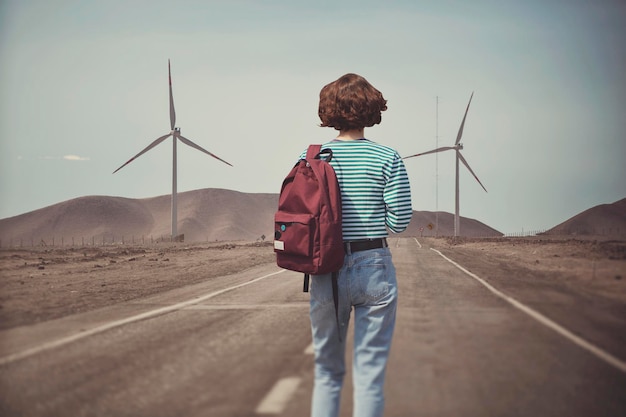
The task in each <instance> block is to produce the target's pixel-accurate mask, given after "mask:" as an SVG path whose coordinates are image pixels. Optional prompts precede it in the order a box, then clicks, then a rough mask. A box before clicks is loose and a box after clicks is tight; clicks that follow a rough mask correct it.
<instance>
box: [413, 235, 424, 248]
mask: <svg viewBox="0 0 626 417" xmlns="http://www.w3.org/2000/svg"><path fill="white" fill-rule="evenodd" d="M413 239H415V243H417V245H418V246H419V247H420V249H422V244H421V243H420V242H419V241H418V240H417V238H416V237H414V238H413Z"/></svg>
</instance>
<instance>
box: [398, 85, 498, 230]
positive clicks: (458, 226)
mask: <svg viewBox="0 0 626 417" xmlns="http://www.w3.org/2000/svg"><path fill="white" fill-rule="evenodd" d="M472 97H474V93H473V92H472V95H471V96H470V99H469V103H467V108H466V109H465V115H463V121H462V122H461V127H460V128H459V133H458V134H457V136H456V141H455V142H454V146H444V147H442V148H437V149H433V150H432V151H428V152H422V153H418V154H415V155H411V156H407V157H404V158H402V159H408V158H413V157H415V156H421V155H428V154H429V153H437V152H443V151H449V150H452V149H454V150H455V151H456V190H455V193H456V195H455V197H456V198H455V203H454V206H455V207H454V236H455V237H457V236H459V233H460V232H461V223H460V218H459V160H460V161H461V162H463V165H465V167H466V168H467V169H468V170H469V172H471V173H472V175H473V176H474V178H476V181H478V183H479V184H480V186H481V187H483V190H485V192H487V189H486V188H485V186H484V185H483V183H482V182H480V180H479V179H478V177H477V176H476V174H474V171H472V168H470V166H469V164H468V163H467V161H466V160H465V158H464V157H463V155H462V154H461V149H463V144H462V143H461V136H463V127H464V126H465V118H466V117H467V111H468V110H469V107H470V104H471V103H472Z"/></svg>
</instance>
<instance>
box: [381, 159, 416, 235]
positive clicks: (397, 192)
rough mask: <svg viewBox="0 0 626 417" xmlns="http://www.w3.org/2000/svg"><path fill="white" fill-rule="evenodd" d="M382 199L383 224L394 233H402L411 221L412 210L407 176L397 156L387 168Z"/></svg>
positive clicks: (402, 163)
mask: <svg viewBox="0 0 626 417" xmlns="http://www.w3.org/2000/svg"><path fill="white" fill-rule="evenodd" d="M383 199H384V201H385V207H386V214H385V224H386V225H387V227H389V230H391V231H392V232H394V233H400V232H402V231H404V230H405V229H406V228H407V227H408V225H409V223H410V221H411V216H412V215H413V208H412V206H411V186H410V184H409V176H408V175H407V172H406V168H405V166H404V162H402V158H400V156H399V155H397V154H396V155H395V158H394V160H393V162H391V166H390V167H389V171H388V179H387V184H386V185H385V190H384V192H383Z"/></svg>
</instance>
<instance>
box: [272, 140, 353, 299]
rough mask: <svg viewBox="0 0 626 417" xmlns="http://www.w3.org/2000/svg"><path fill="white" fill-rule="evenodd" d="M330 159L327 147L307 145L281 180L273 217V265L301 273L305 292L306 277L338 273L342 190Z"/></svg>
mask: <svg viewBox="0 0 626 417" xmlns="http://www.w3.org/2000/svg"><path fill="white" fill-rule="evenodd" d="M323 155H327V156H326V158H325V159H322V156H323ZM332 157H333V152H332V150H331V149H324V150H323V151H322V150H321V145H311V146H309V148H308V150H307V153H306V157H305V158H304V159H301V160H300V161H298V163H297V164H296V165H295V166H294V167H293V169H292V170H291V172H290V173H289V175H287V177H286V178H285V180H284V181H283V185H282V188H281V190H280V197H279V199H278V211H277V212H276V214H275V216H274V252H276V263H277V264H278V266H280V267H282V268H285V269H289V270H291V271H298V272H303V273H304V274H305V291H307V289H308V277H307V275H309V274H310V275H321V274H327V273H330V272H337V271H339V269H341V266H342V265H343V258H344V254H345V252H344V246H343V233H342V227H341V190H340V189H339V183H338V181H337V176H336V175H335V170H334V169H333V167H332V166H331V165H330V164H329V162H330V161H331V159H332Z"/></svg>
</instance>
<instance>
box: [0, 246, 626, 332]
mask: <svg viewBox="0 0 626 417" xmlns="http://www.w3.org/2000/svg"><path fill="white" fill-rule="evenodd" d="M420 240H422V241H426V242H428V243H429V244H431V245H432V246H433V247H436V248H439V249H441V250H443V251H445V252H446V253H447V254H450V255H451V256H452V257H453V258H454V257H455V256H457V258H458V260H459V262H461V263H462V264H463V265H466V266H468V267H469V268H470V269H471V267H472V259H478V258H480V259H481V265H482V267H483V268H486V267H488V265H490V263H489V262H491V265H493V267H494V268H499V270H502V268H504V267H506V271H507V274H508V275H507V279H509V280H515V279H517V278H519V279H524V280H528V279H529V278H528V277H531V279H537V280H544V281H546V280H554V281H559V282H564V283H566V284H567V285H568V286H570V287H575V288H576V289H577V290H580V291H584V292H585V293H588V294H591V295H597V296H599V297H603V298H611V299H613V300H615V301H618V302H623V303H626V242H624V241H598V240H592V239H587V240H573V239H554V238H550V239H545V238H497V239H458V240H452V239H432V238H430V239H426V238H424V239H420ZM485 260H486V261H485ZM268 262H274V253H273V250H272V245H271V242H264V243H260V242H257V243H241V242H237V243H214V244H194V245H186V244H182V243H181V244H158V245H145V246H139V245H126V246H105V247H82V248H77V247H72V248H70V247H68V248H15V249H2V250H0V275H1V279H0V329H8V328H12V327H16V326H22V325H28V324H32V323H36V322H40V321H45V320H50V319H54V318H58V317H63V316H66V315H70V314H74V313H78V312H83V311H88V310H92V309H96V308H100V307H104V306H109V305H114V304H116V303H119V302H123V301H128V300H132V299H136V298H141V297H145V296H147V295H151V294H155V293H158V292H161V291H166V290H169V289H173V288H176V287H181V286H185V285H189V284H194V283H197V282H200V281H203V280H206V279H210V278H211V277H215V276H222V275H227V274H232V273H235V272H237V271H241V270H244V269H247V268H250V267H253V266H255V265H259V264H263V263H268ZM485 262H486V263H485ZM485 265H487V266H485Z"/></svg>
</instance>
